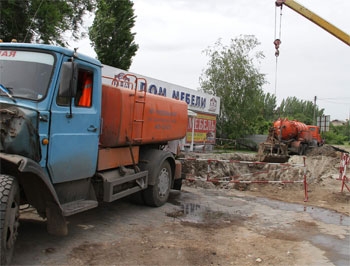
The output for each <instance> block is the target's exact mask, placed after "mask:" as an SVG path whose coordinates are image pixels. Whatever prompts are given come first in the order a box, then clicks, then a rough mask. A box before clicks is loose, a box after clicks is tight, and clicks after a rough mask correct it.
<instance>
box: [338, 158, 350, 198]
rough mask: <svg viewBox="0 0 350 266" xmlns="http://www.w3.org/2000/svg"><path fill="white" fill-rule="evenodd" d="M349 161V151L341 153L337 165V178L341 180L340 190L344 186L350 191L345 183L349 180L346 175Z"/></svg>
mask: <svg viewBox="0 0 350 266" xmlns="http://www.w3.org/2000/svg"><path fill="white" fill-rule="evenodd" d="M349 163H350V156H349V153H342V155H341V161H340V166H339V180H341V181H342V185H341V192H343V189H344V187H346V188H347V189H348V191H349V192H350V188H349V186H348V185H347V184H346V183H348V182H349V179H348V178H347V177H346V168H347V166H348V165H349Z"/></svg>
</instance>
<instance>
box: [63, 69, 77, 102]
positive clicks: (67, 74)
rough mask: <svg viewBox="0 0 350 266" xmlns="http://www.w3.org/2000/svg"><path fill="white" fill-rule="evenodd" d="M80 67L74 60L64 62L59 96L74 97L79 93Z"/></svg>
mask: <svg viewBox="0 0 350 266" xmlns="http://www.w3.org/2000/svg"><path fill="white" fill-rule="evenodd" d="M77 83H78V67H77V64H75V63H74V62H64V63H63V64H62V68H61V77H60V88H59V90H58V96H60V97H70V98H72V97H74V96H75V94H76V93H77Z"/></svg>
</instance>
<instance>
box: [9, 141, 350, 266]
mask: <svg viewBox="0 0 350 266" xmlns="http://www.w3.org/2000/svg"><path fill="white" fill-rule="evenodd" d="M341 155H342V154H341V153H340V152H338V151H335V150H334V149H331V148H330V147H327V146H324V147H320V148H319V149H317V150H314V151H313V152H312V153H309V154H307V155H306V156H292V157H291V158H290V159H289V161H288V163H286V164H282V165H279V164H260V163H256V162H257V161H256V160H255V156H256V154H254V153H222V154H217V153H186V154H185V155H184V156H183V160H184V162H183V166H184V172H185V173H186V180H185V181H184V182H183V186H182V191H181V192H178V191H172V192H171V194H170V198H169V200H168V203H166V204H165V205H164V206H162V207H160V208H150V207H145V206H143V205H140V204H135V203H133V202H130V201H129V200H127V199H125V200H120V201H116V202H113V203H110V204H104V205H101V206H99V207H98V208H95V209H93V210H91V211H88V212H85V213H81V214H77V215H73V216H71V217H69V220H68V222H69V235H68V236H66V237H54V236H51V235H48V234H47V233H46V228H45V226H46V225H45V221H42V220H41V219H40V218H38V217H37V216H36V214H35V213H34V212H33V211H32V210H31V209H26V210H23V211H22V215H21V220H20V222H21V225H20V229H19V230H20V232H19V236H18V240H17V244H16V250H15V254H16V255H15V258H14V260H13V262H12V264H13V265H34V264H35V265H349V264H350V253H349V246H350V237H349V235H350V234H349V233H350V217H349V214H350V207H349V200H350V192H349V191H348V189H347V187H346V186H344V187H343V192H341V189H342V180H339V176H340V172H341V170H342V169H343V170H344V165H342V164H341V162H342V160H341V159H342V157H341ZM247 162H250V163H247ZM347 163H348V162H347ZM346 166H347V167H348V165H346ZM343 173H344V171H343ZM345 174H346V173H345ZM304 177H306V181H307V200H306V198H305V184H304ZM238 181H239V182H238ZM241 181H242V182H241ZM243 181H244V182H243ZM255 181H257V182H255ZM345 185H348V183H347V182H346V183H345ZM33 239H35V242H33ZM33 243H35V245H33Z"/></svg>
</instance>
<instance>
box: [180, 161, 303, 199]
mask: <svg viewBox="0 0 350 266" xmlns="http://www.w3.org/2000/svg"><path fill="white" fill-rule="evenodd" d="M182 160H186V161H199V162H207V163H208V170H207V178H206V181H207V182H212V183H241V184H293V183H303V184H304V193H305V198H304V201H305V202H306V201H308V193H307V190H308V189H307V182H306V163H305V157H304V158H303V160H304V163H303V164H289V163H267V162H257V161H239V160H217V159H200V158H184V159H182ZM217 162H221V163H239V164H249V165H277V166H280V167H281V168H279V169H275V170H270V169H267V170H265V171H260V172H254V173H247V174H241V175H235V176H224V177H220V178H210V173H211V172H212V171H211V168H210V163H217ZM292 167H304V174H303V179H302V180H277V181H276V180H275V181H271V180H237V179H238V178H242V177H246V176H255V175H260V174H267V173H272V172H281V171H286V170H288V169H290V168H292ZM186 179H187V180H190V181H194V180H195V178H186Z"/></svg>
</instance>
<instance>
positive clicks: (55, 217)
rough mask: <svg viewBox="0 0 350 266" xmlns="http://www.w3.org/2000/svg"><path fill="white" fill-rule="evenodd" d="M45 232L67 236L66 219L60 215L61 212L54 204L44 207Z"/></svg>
mask: <svg viewBox="0 0 350 266" xmlns="http://www.w3.org/2000/svg"><path fill="white" fill-rule="evenodd" d="M46 217H47V231H48V233H49V234H51V235H55V236H66V235H67V234H68V226H67V223H66V219H65V217H64V216H63V214H62V210H61V209H60V208H59V206H57V204H55V203H54V202H49V203H48V204H47V205H46Z"/></svg>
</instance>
